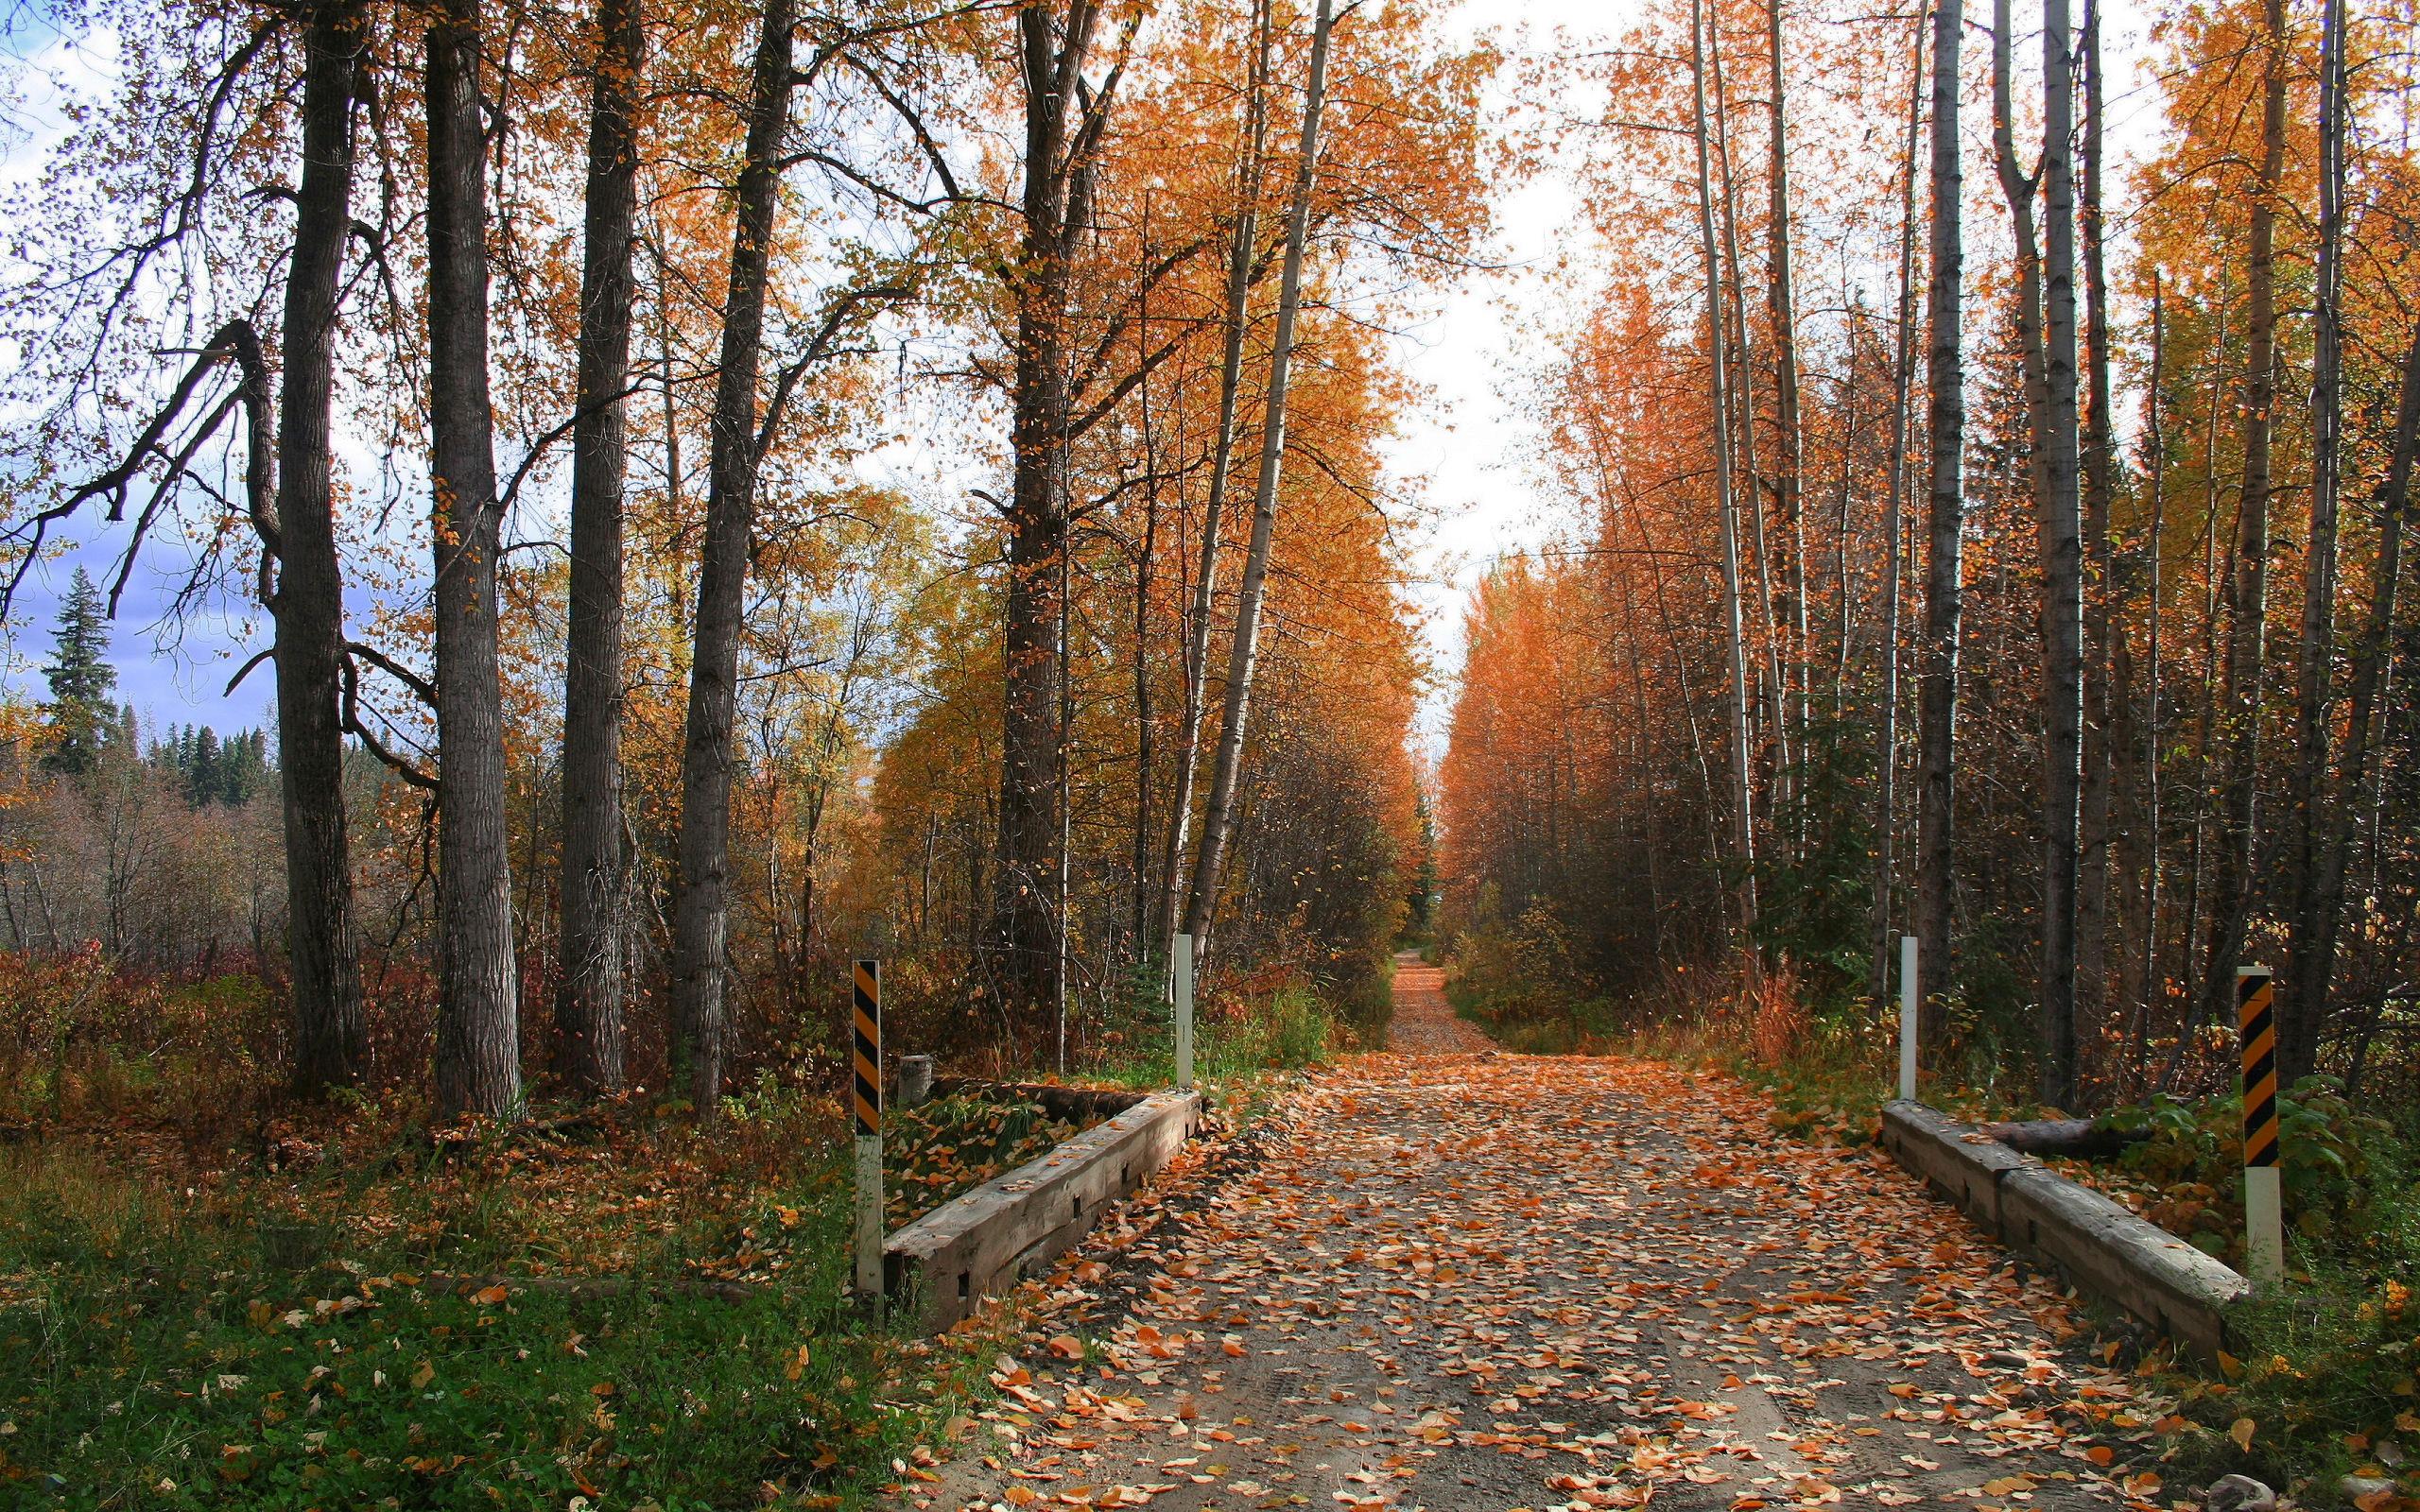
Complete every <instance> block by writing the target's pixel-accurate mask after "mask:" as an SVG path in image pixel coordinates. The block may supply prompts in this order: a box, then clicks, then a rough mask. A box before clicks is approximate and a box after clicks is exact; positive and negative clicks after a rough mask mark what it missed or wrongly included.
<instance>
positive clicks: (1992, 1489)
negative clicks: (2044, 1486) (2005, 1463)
mask: <svg viewBox="0 0 2420 1512" xmlns="http://www.w3.org/2000/svg"><path fill="white" fill-rule="evenodd" d="M2031 1489H2033V1482H2032V1481H2031V1479H2030V1478H2028V1477H2026V1476H2023V1475H2003V1476H2001V1477H2000V1478H1999V1479H1998V1480H1997V1481H1985V1482H1984V1483H1983V1492H1984V1494H1985V1495H1987V1496H2010V1495H2013V1494H2014V1493H2015V1492H2018V1491H2030V1490H2031Z"/></svg>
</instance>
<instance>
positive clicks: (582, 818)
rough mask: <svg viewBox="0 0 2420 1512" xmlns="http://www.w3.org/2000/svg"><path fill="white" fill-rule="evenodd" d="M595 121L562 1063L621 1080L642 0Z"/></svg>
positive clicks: (567, 679)
mask: <svg viewBox="0 0 2420 1512" xmlns="http://www.w3.org/2000/svg"><path fill="white" fill-rule="evenodd" d="M596 29H597V47H596V83H595V85H594V86H593V88H592V90H591V94H590V103H589V117H588V205H587V224H586V226H585V228H584V231H585V241H586V248H585V257H584V263H583V266H582V267H581V270H580V290H579V395H578V399H577V401H576V403H577V404H579V413H578V415H577V416H576V417H575V419H574V421H573V427H572V473H571V603H570V611H569V621H570V623H569V628H568V631H567V633H566V636H565V643H564V659H563V661H564V666H563V776H562V782H563V830H562V882H561V884H560V888H559V891H560V894H561V896H560V898H559V900H558V906H559V907H560V908H561V910H562V944H561V949H562V983H561V985H560V987H559V988H557V991H556V995H555V1042H554V1065H555V1070H556V1072H557V1074H560V1075H561V1076H562V1078H563V1080H564V1082H565V1083H567V1084H568V1085H569V1086H571V1087H572V1088H574V1089H576V1090H578V1091H584V1092H607V1091H615V1090H617V1089H618V1088H620V1086H621V1085H622V1011H623V1010H622V964H621V963H622V889H623V885H624V883H623V876H622V758H621V741H622V490H623V481H624V476H625V473H626V472H627V469H628V462H629V457H628V454H627V452H626V451H625V439H624V438H625V434H626V416H627V410H628V404H629V402H628V400H627V399H626V397H625V396H624V394H623V390H624V389H625V388H626V387H629V383H630V370H631V302H632V299H633V296H634V289H633V280H632V278H631V250H632V248H633V246H634V245H635V243H634V231H633V228H634V225H635V222H636V219H637V205H638V198H637V184H638V129H637V121H636V119H635V115H636V112H637V108H638V76H639V69H640V67H641V65H642V63H643V61H644V60H645V54H646V48H647V33H646V29H645V27H644V26H642V25H641V20H640V11H639V0H600V3H599V5H598V7H597V12H596Z"/></svg>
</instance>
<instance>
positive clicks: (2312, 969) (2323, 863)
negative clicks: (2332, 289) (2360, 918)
mask: <svg viewBox="0 0 2420 1512" xmlns="http://www.w3.org/2000/svg"><path fill="white" fill-rule="evenodd" d="M2415 452H2420V333H2415V334H2414V335H2413V336H2412V340H2411V352H2409V353H2408V354H2407V355H2406V356H2405V357H2404V359H2403V394H2402V398H2401V400H2400V401H2399V402H2398V403H2397V404H2396V405H2395V415H2394V451H2393V453H2392V454H2391V455H2390V457H2389V460H2388V463H2387V475H2386V482H2385V484H2384V485H2383V486H2382V487H2381V488H2380V489H2379V490H2378V493H2379V498H2378V509H2379V520H2378V542H2377V564H2376V565H2375V566H2374V567H2373V569H2372V576H2371V579H2370V610H2369V616H2368V618H2367V620H2366V621H2365V622H2364V623H2363V624H2362V626H2361V634H2360V638H2359V640H2358V641H2357V642H2355V644H2354V647H2353V686H2352V696H2351V700H2350V704H2349V707H2348V709H2347V712H2346V716H2345V721H2344V751H2343V757H2342V765H2341V767H2340V769H2339V770H2338V772H2337V776H2336V799H2335V801H2334V802H2333V803H2331V804H2329V805H2328V806H2327V812H2326V818H2325V824H2324V826H2323V827H2322V832H2321V833H2322V836H2323V838H2322V842H2321V845H2320V850H2319V855H2318V858H2317V859H2318V865H2317V868H2316V869H2317V873H2318V875H2317V877H2316V879H2315V883H2314V886H2313V889H2312V890H2313V892H2314V894H2315V896H2314V897H2313V899H2312V903H2311V918H2312V923H2313V927H2312V931H2311V935H2310V941H2309V944H2308V947H2306V946H2304V945H2303V944H2302V943H2301V942H2299V941H2298V942H2296V944H2295V947H2294V967H2295V971H2296V972H2297V977H2298V979H2299V976H2300V975H2301V973H2303V972H2305V971H2308V974H2309V976H2310V979H2311V980H2312V981H2315V982H2317V983H2318V984H2319V995H2318V997H2317V999H2316V1001H2315V1002H2314V1004H2313V1008H2314V1010H2315V1011H2318V1012H2325V1010H2326V1006H2327V999H2326V995H2325V994H2326V988H2327V983H2328V979H2329V978H2330V977H2331V976H2333V975H2334V974H2335V968H2336V940H2337V934H2338V931H2339V930H2340V929H2341V928H2342V922H2343V912H2344V871H2345V863H2346V860H2347V859H2348V857H2349V856H2350V855H2351V853H2352V849H2353V830H2354V826H2355V824H2356V823H2357V822H2358V820H2359V815H2360V812H2361V808H2362V788H2363V787H2364V786H2365V785H2366V784H2367V782H2368V781H2369V765H2370V752H2371V749H2372V735H2373V730H2372V728H2371V727H2372V725H2373V724H2374V723H2376V722H2377V717H2378V711H2379V707H2380V702H2381V693H2382V689H2383V685H2384V682H2385V675H2386V672H2387V670H2388V662H2389V660H2390V658H2389V641H2390V638H2391V637H2392V635H2393V634H2394V599H2395V589H2396V586H2397V583H2398V580H2399V578H2400V577H2401V575H2402V569H2403V521H2404V515H2405V513H2406V511H2407V510H2408V509H2409V507H2410V506H2411V466H2412V458H2413V454H2414V453H2415Z"/></svg>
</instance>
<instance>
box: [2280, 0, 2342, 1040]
mask: <svg viewBox="0 0 2420 1512" xmlns="http://www.w3.org/2000/svg"><path fill="white" fill-rule="evenodd" d="M2343 223H2344V6H2343V0H2326V3H2325V5H2323V6H2322V8H2321V10H2320V38H2319V254H2318V258H2317V261H2316V264H2315V266H2313V268H2312V275H2313V276H2312V290H2311V315H2312V320H2311V481H2310V542H2309V545H2308V548H2307V549H2306V550H2305V551H2304V553H2303V616H2302V617H2303V625H2302V647H2301V655H2300V657H2299V659H2298V661H2297V663H2296V667H2295V679H2294V713H2295V719H2294V774H2293V808H2294V812H2293V823H2292V827H2291V829H2290V845H2291V847H2292V851H2291V852H2290V854H2289V856H2288V857H2287V870H2288V872H2289V873H2290V875H2291V876H2292V878H2293V883H2294V902H2293V909H2294V911H2293V918H2292V920H2291V929H2292V939H2291V944H2290V957H2291V959H2290V970H2291V971H2292V973H2293V974H2292V976H2291V978H2290V980H2289V982H2288V983H2287V990H2286V991H2285V993H2284V994H2282V999H2281V1001H2280V1002H2279V1004H2278V1005H2277V1082H2278V1085H2279V1086H2281V1087H2290V1086H2292V1085H2293V1084H2294V1083H2295V1082H2297V1081H2299V1080H2301V1079H2302V1078H2303V1077H2305V1076H2308V1075H2309V1074H2311V1073H2312V1072H2313V1071H2315V1070H2317V1069H2318V1060H2319V1040H2320V1032H2321V1030H2322V1029H2323V1028H2324V1027H2325V1021H2326V1017H2327V992H2328V985H2329V984H2328V977H2329V976H2330V974H2331V973H2332V971H2333V969H2334V967H2335V959H2334V957H2335V948H2334V947H2335V937H2334V936H2335V928H2334V924H2333V921H2332V920H2329V921H2325V922H2324V921H2323V920H2322V919H2321V918H2320V913H2321V910H2322V909H2323V907H2325V899H2324V897H2323V895H2324V893H2325V891H2326V885H2325V883H2324V882H2323V880H2322V876H2321V873H2322V872H2323V871H2324V870H2325V869H2326V863H2325V861H2324V860H2323V859H2322V852H2323V851H2325V850H2326V849H2327V848H2328V839H2327V833H2328V831H2329V829H2330V825H2329V824H2328V822H2327V821H2326V819H2325V818H2324V817H2323V816H2322V815H2321V813H2320V807H2321V805H2322V803H2323V802H2325V799H2326V796H2327V766H2328V737H2329V734H2330V729H2329V724H2330V720H2329V710H2330V707H2331V705H2332V703H2333V693H2334V688H2335V670H2336V515H2337V507H2338V503H2337V501H2338V493H2339V488H2340V479H2339V476H2338V469H2339V465H2340V459H2339V455H2338V452H2339V439H2340V438H2339V432H2340V430H2341V428H2342V419H2343V406H2342V382H2341V369H2342V360H2341V359H2342V328H2341V321H2340V312H2339V308H2338V299H2339V296H2340V294H2341V292H2342V289H2341V285H2342V279H2343V268H2342V241H2343V230H2344V225H2343ZM2322 936H2326V937H2327V948H2326V949H2325V951H2323V950H2322V949H2321V947H2320V940H2321V937H2322Z"/></svg>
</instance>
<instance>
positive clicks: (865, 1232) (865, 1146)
mask: <svg viewBox="0 0 2420 1512" xmlns="http://www.w3.org/2000/svg"><path fill="white" fill-rule="evenodd" d="M856 1256H857V1265H856V1270H857V1295H858V1296H860V1297H880V1296H881V1295H882V1136H881V1135H879V1134H875V1135H871V1136H869V1135H863V1134H860V1135H858V1136H857V1243H856Z"/></svg>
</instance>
